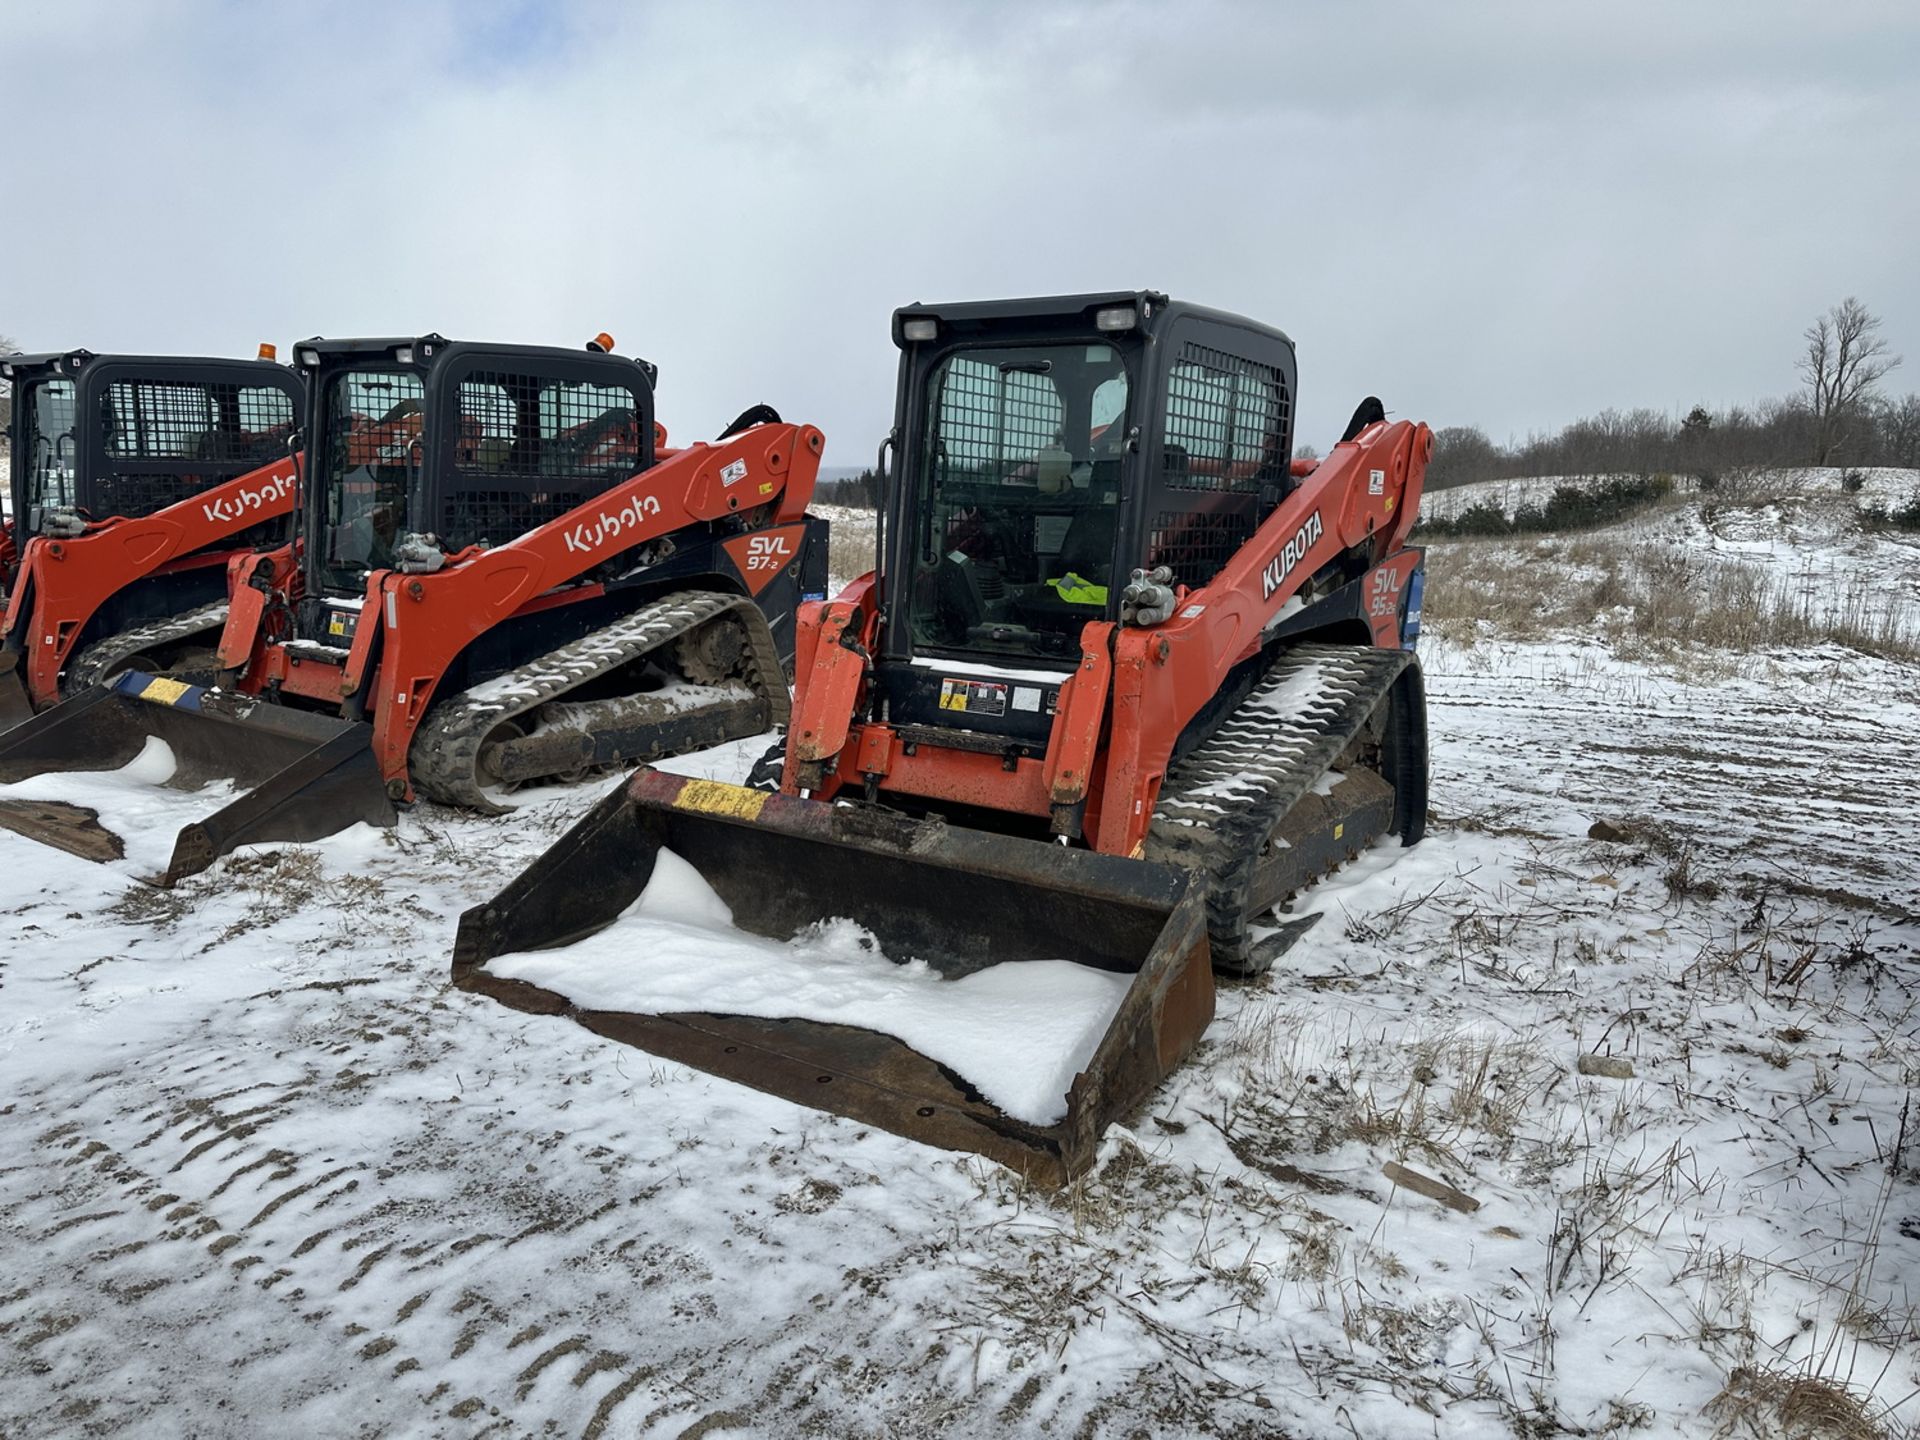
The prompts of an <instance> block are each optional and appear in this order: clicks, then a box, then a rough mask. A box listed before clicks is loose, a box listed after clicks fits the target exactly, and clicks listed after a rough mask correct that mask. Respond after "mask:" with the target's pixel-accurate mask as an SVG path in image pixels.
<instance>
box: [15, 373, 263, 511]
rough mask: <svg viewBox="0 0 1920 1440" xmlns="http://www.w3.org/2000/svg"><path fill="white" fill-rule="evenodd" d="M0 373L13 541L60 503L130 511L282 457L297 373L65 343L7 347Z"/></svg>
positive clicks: (164, 503)
mask: <svg viewBox="0 0 1920 1440" xmlns="http://www.w3.org/2000/svg"><path fill="white" fill-rule="evenodd" d="M0 377H4V378H5V379H7V380H9V381H11V382H12V383H13V387H14V402H13V420H12V424H11V427H10V428H11V440H12V448H13V474H12V476H11V490H12V500H13V513H14V519H15V525H16V532H15V533H16V538H17V539H18V540H19V541H20V542H21V543H24V542H25V541H26V540H27V539H29V538H30V537H32V536H34V535H38V534H42V533H44V532H45V531H46V528H47V524H48V521H49V520H50V519H51V518H52V517H53V516H55V515H57V514H61V513H63V512H72V513H73V514H75V515H77V516H78V517H79V518H81V519H89V520H105V519H108V518H110V517H113V516H123V517H125V518H128V519H138V518H140V517H143V516H147V515H152V514H155V513H157V512H158V511H161V510H164V509H166V508H167V507H168V506H170V505H176V504H178V503H179V502H181V501H182V500H186V499H190V498H191V497H192V496H194V495H196V494H198V493H200V492H201V491H203V490H206V489H210V488H211V487H213V486H215V485H220V484H224V483H226V482H227V481H229V480H231V479H233V478H235V477H236V476H239V475H244V474H246V473H247V472H248V471H251V470H257V469H259V468H261V467H262V466H266V465H270V464H272V463H273V462H274V461H276V460H282V459H284V458H285V457H286V454H287V443H288V441H289V439H290V438H291V437H292V435H293V432H294V429H295V427H296V425H297V422H298V418H299V404H300V389H299V383H298V381H297V380H295V378H294V377H293V375H292V374H291V373H290V372H289V371H288V370H287V369H286V368H285V367H284V366H280V365H275V364H273V363H272V362H270V361H266V360H218V359H203V358H190V357H184V356H170V355H169V356H139V355H95V354H92V353H91V352H89V351H86V350H70V351H66V352H64V353H59V354H40V355H9V356H5V357H3V358H0ZM263 538H264V537H257V536H253V535H251V534H248V535H244V536H242V537H241V539H240V541H239V542H238V543H242V544H245V543H251V542H252V541H254V540H258V539H263Z"/></svg>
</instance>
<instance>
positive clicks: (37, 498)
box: [14, 379, 78, 530]
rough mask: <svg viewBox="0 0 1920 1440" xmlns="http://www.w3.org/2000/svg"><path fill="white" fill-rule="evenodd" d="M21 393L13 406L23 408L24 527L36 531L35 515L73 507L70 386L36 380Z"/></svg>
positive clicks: (38, 524) (72, 432)
mask: <svg viewBox="0 0 1920 1440" xmlns="http://www.w3.org/2000/svg"><path fill="white" fill-rule="evenodd" d="M23 388H24V391H25V393H24V394H23V395H18V396H16V397H15V400H14V403H15V404H16V405H20V406H22V407H23V413H24V414H25V416H26V422H27V423H26V426H25V429H24V431H23V433H22V435H21V443H22V444H23V445H24V446H25V447H26V455H25V457H24V458H25V463H26V476H27V493H26V504H27V514H26V517H25V519H26V523H27V525H28V526H29V528H31V529H34V530H38V529H39V528H40V518H39V513H38V512H39V511H40V510H41V509H42V508H43V507H45V506H49V505H72V504H73V503H74V466H75V465H76V463H77V459H78V457H77V456H75V454H74V447H75V442H76V437H75V434H74V423H73V422H74V413H73V382H72V381H71V380H59V379H52V380H36V381H34V382H33V383H32V384H31V385H29V386H25V387H23Z"/></svg>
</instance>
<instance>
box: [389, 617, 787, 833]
mask: <svg viewBox="0 0 1920 1440" xmlns="http://www.w3.org/2000/svg"><path fill="white" fill-rule="evenodd" d="M729 614H732V615H736V616H737V617H738V618H739V620H740V621H741V623H742V624H743V625H744V627H745V629H746V632H747V637H748V651H747V657H746V666H747V673H746V676H745V679H746V682H747V684H748V685H749V686H750V687H751V688H752V689H753V690H754V692H755V693H756V694H757V695H761V696H764V697H765V698H766V699H767V701H768V702H769V704H770V706H771V708H772V711H773V718H774V721H775V723H776V724H780V725H784V724H786V721H787V715H788V713H789V707H790V703H791V702H790V700H789V698H788V694H787V679H786V671H785V670H784V668H783V667H782V666H781V664H780V652H779V650H778V649H777V648H776V647H775V646H774V642H773V631H772V630H771V629H769V628H768V626H767V619H766V616H765V615H763V614H762V613H761V612H760V609H759V607H757V606H756V605H755V604H754V603H753V602H752V601H751V600H748V599H746V598H745V597H743V596H739V595H728V594H724V593H721V592H719V591H712V590H683V591H681V592H679V593H678V594H675V595H669V596H667V597H666V598H665V599H662V600H655V601H653V602H652V603H651V604H648V605H643V606H641V607H640V608H639V609H638V610H635V611H634V612H633V613H632V614H631V615H627V616H624V617H622V618H621V619H619V620H616V621H615V622H614V623H613V624H611V625H606V626H603V627H602V628H600V629H598V630H595V631H594V632H593V633H592V634H590V635H583V636H582V637H581V638H580V639H578V640H575V641H573V642H572V643H571V644H569V645H563V646H561V647H560V648H559V649H557V650H553V651H550V652H548V653H547V654H545V655H542V656H541V657H540V658H539V659H538V660H534V661H530V662H529V663H528V664H525V665H522V666H520V667H519V668H518V669H517V670H511V671H508V672H507V674H506V675H502V676H498V677H496V678H494V679H492V680H488V681H486V682H485V683H484V684H482V685H479V686H476V687H475V689H476V690H478V691H480V692H481V695H480V697H479V698H476V697H475V695H474V694H473V692H471V691H469V692H465V693H462V694H459V695H454V696H450V697H448V698H447V699H446V700H443V701H441V702H440V703H439V704H437V705H435V706H434V708H433V710H432V712H431V713H430V714H429V715H428V716H427V718H426V720H425V722H424V723H422V725H421V726H420V729H419V731H418V732H417V733H416V734H415V736H414V739H413V747H412V750H411V752H410V754H409V756H408V765H409V767H410V769H411V771H412V775H413V785H414V789H415V790H416V791H418V792H419V793H420V794H421V795H423V796H426V797H428V798H429V799H433V800H438V801H441V802H442V803H444V804H448V805H462V806H466V807H467V808H469V809H473V810H481V811H485V812H488V813H494V812H497V811H499V809H500V808H501V807H500V806H498V805H496V804H495V803H494V802H493V801H491V800H489V799H488V798H487V796H486V794H485V793H484V792H483V791H482V790H481V789H480V784H479V779H478V764H479V758H480V745H481V742H483V741H484V740H485V739H486V738H487V736H488V735H489V734H490V733H492V731H493V729H494V727H495V726H497V725H499V724H500V722H501V721H503V720H510V719H513V718H515V717H517V716H521V715H526V714H528V713H529V712H531V711H534V710H537V709H538V708H539V707H540V706H542V705H545V704H548V703H549V702H551V701H554V700H557V699H559V698H560V697H561V696H563V695H565V694H566V693H567V692H568V691H570V690H574V689H577V688H579V687H580V686H582V685H584V684H586V683H587V682H588V681H590V680H594V679H597V678H598V677H600V676H601V675H604V674H606V673H607V672H609V671H611V670H617V669H619V668H620V667H621V666H623V665H630V664H632V663H633V662H634V661H635V660H637V659H639V658H640V657H641V656H642V655H645V654H648V653H649V652H651V651H655V650H660V649H662V648H663V647H665V648H667V649H668V652H669V655H668V658H669V659H670V658H671V647H672V645H673V642H674V641H675V640H677V639H678V638H679V637H680V636H682V635H685V634H688V633H689V632H691V631H693V630H697V629H698V628H699V627H700V626H702V625H705V624H707V623H709V622H710V621H713V620H717V619H720V618H721V617H723V616H726V615H729ZM509 684H511V687H512V689H513V693H512V694H509V695H501V694H497V693H495V692H497V691H498V690H500V689H502V688H506V687H507V686H508V685H509Z"/></svg>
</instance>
